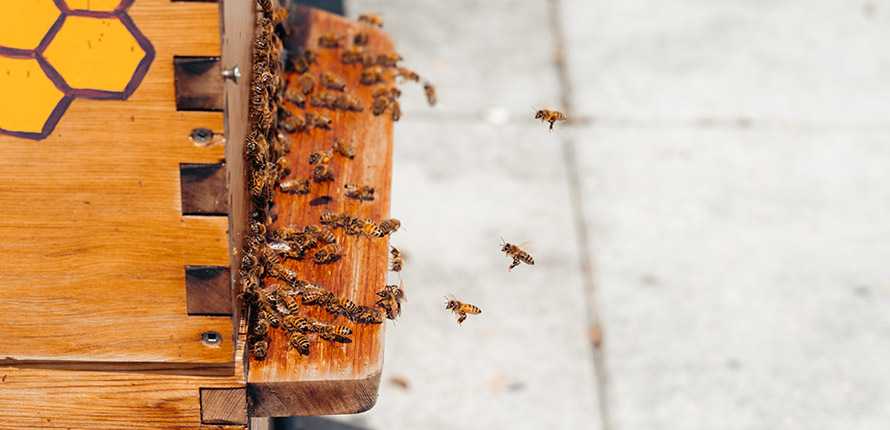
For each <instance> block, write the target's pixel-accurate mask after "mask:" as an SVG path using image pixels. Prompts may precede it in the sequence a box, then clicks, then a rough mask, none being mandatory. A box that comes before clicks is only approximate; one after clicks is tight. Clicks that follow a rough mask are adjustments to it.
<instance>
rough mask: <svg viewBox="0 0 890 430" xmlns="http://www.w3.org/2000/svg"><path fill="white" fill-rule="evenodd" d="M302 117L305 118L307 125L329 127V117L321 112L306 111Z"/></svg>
mask: <svg viewBox="0 0 890 430" xmlns="http://www.w3.org/2000/svg"><path fill="white" fill-rule="evenodd" d="M304 117H305V119H306V125H307V126H309V127H315V128H324V129H329V128H331V118H330V117H328V116H327V115H325V114H323V113H317V112H306V114H305V115H304Z"/></svg>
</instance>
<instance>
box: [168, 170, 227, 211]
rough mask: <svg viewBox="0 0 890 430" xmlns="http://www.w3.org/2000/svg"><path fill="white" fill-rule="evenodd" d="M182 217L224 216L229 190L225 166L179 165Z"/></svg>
mask: <svg viewBox="0 0 890 430" xmlns="http://www.w3.org/2000/svg"><path fill="white" fill-rule="evenodd" d="M179 177H180V187H181V190H182V191H181V192H182V213H183V215H226V214H228V213H229V190H228V188H227V186H226V165H225V164H223V163H213V164H207V163H201V164H191V163H189V164H186V163H183V164H180V165H179Z"/></svg>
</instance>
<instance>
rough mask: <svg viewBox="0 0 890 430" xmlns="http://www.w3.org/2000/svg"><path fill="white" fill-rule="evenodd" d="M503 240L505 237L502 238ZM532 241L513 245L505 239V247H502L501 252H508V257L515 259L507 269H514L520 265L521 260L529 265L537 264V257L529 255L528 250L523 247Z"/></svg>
mask: <svg viewBox="0 0 890 430" xmlns="http://www.w3.org/2000/svg"><path fill="white" fill-rule="evenodd" d="M501 240H503V238H502V239H501ZM530 244H531V243H530V242H523V243H520V244H519V246H517V245H512V244H509V243H507V242H506V241H504V243H503V247H502V248H501V252H504V253H506V254H507V257H510V258H512V259H513V263H511V264H510V267H508V268H507V271H512V270H513V268H514V267H516V266H518V265H519V262H520V261H521V262H523V263H525V264H528V265H529V266H534V265H535V259H534V258H532V256H531V255H529V253H528V252H526V251H524V250H523V249H522V248H523V247H526V246H528V245H530Z"/></svg>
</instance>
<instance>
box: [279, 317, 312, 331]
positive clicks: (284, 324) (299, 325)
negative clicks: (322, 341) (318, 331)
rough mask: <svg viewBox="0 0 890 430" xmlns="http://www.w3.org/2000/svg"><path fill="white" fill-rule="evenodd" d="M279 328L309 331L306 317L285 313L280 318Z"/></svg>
mask: <svg viewBox="0 0 890 430" xmlns="http://www.w3.org/2000/svg"><path fill="white" fill-rule="evenodd" d="M281 328H282V329H284V330H286V331H299V332H303V333H306V332H307V331H309V323H308V322H307V321H306V318H302V317H299V316H297V315H286V316H285V317H284V319H282V320H281Z"/></svg>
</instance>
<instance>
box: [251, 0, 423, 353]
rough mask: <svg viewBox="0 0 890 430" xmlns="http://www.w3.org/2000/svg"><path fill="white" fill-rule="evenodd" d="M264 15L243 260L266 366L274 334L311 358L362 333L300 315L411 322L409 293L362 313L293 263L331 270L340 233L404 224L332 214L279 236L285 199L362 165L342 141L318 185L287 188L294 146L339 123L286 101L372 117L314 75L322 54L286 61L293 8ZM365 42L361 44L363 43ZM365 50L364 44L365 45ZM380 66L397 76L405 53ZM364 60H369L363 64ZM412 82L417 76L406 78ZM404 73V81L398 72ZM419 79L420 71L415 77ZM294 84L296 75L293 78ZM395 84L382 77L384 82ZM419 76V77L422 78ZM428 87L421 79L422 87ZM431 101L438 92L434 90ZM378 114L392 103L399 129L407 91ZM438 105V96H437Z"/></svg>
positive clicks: (357, 192) (333, 82) (325, 76)
mask: <svg viewBox="0 0 890 430" xmlns="http://www.w3.org/2000/svg"><path fill="white" fill-rule="evenodd" d="M257 3H258V4H259V6H260V14H259V15H258V18H257V27H258V31H257V35H256V38H255V40H254V46H253V48H254V49H253V64H254V67H253V75H252V79H251V81H250V85H251V93H250V106H249V118H250V126H251V129H250V132H249V133H248V135H247V137H246V139H245V159H246V161H247V163H246V166H247V168H246V170H247V172H248V195H249V196H250V202H249V223H248V228H247V236H246V238H245V243H244V248H243V257H242V260H241V263H240V268H239V274H240V279H241V281H240V286H241V292H240V294H239V298H240V299H241V301H242V304H243V307H244V310H245V312H246V315H248V317H247V318H248V327H249V333H248V350H249V351H250V353H251V354H252V355H253V357H254V358H255V359H257V360H263V359H265V357H266V355H267V353H268V350H269V341H270V337H269V333H270V332H271V330H272V329H281V330H284V331H285V332H286V333H287V335H288V336H287V337H288V338H289V339H290V341H289V347H290V348H293V349H294V350H296V351H297V352H298V353H299V354H301V355H308V354H309V351H310V339H311V338H313V337H317V338H318V339H323V340H326V341H329V342H339V343H349V342H351V339H350V338H349V336H350V335H351V334H352V330H351V329H350V328H349V327H347V326H344V325H340V324H335V323H333V322H331V321H326V320H323V319H320V318H309V317H306V316H301V315H300V310H301V308H302V307H306V306H315V307H319V308H321V309H324V310H325V311H326V312H327V313H328V314H329V315H331V316H332V318H337V317H339V316H343V317H346V319H348V320H349V321H351V322H353V323H357V324H381V323H383V321H384V318H390V319H395V318H397V317H398V316H399V315H400V314H401V302H402V301H404V300H405V293H404V290H403V289H402V285H398V286H397V285H386V286H384V287H383V288H382V289H381V290H380V291H379V292H377V297H379V300H377V302H376V303H375V304H374V306H363V305H359V304H356V303H355V302H353V301H352V300H350V299H349V298H347V297H338V296H337V295H335V294H334V293H332V292H331V291H329V290H328V289H327V288H326V287H325V286H322V285H319V284H313V283H310V282H307V281H305V280H301V279H298V277H297V273H296V272H294V271H293V270H290V269H289V268H287V267H286V266H285V265H284V264H283V261H286V260H288V259H290V260H311V261H312V262H313V263H315V264H331V263H335V262H336V261H337V260H339V259H340V257H341V256H342V255H341V251H342V250H343V248H342V246H341V245H340V244H339V243H338V241H337V236H335V234H334V232H333V231H332V230H337V229H342V231H343V233H344V234H346V235H355V236H362V237H366V238H369V239H381V238H386V237H388V236H389V235H390V234H392V233H393V232H395V231H396V230H398V229H399V228H400V226H401V223H400V222H399V220H397V219H392V218H391V219H384V220H381V221H379V222H378V221H375V220H372V219H369V218H357V217H352V216H349V215H346V214H341V213H335V212H325V213H324V214H322V215H321V216H320V218H319V224H317V225H306V226H298V225H290V226H285V227H280V228H276V229H274V231H273V230H272V225H273V221H274V219H273V214H272V213H273V205H275V201H274V197H275V190H276V188H278V189H279V190H280V191H281V192H282V193H287V194H309V193H310V190H311V188H312V186H313V185H312V183H313V182H314V183H316V184H318V183H322V182H328V181H334V179H335V172H334V169H333V165H334V163H333V162H334V160H335V159H338V158H342V160H343V161H344V162H348V160H352V159H354V158H355V156H356V149H355V147H354V146H353V145H351V144H349V143H348V142H346V141H345V140H344V139H341V138H334V139H333V141H332V142H331V147H330V149H326V150H321V151H316V152H314V153H312V154H310V155H309V157H308V163H309V166H310V169H311V172H312V173H311V176H310V177H309V178H305V179H303V178H296V179H286V177H287V176H288V175H289V173H290V171H291V161H290V160H291V158H289V157H288V155H287V154H288V153H289V152H290V150H291V142H292V140H291V138H290V136H289V135H291V134H293V133H302V132H308V131H309V130H310V129H312V128H320V129H330V127H331V123H332V120H331V118H330V117H329V116H328V115H327V114H325V113H323V112H322V111H306V112H305V113H304V114H303V115H296V114H293V113H292V112H291V111H290V110H289V109H288V108H287V107H286V106H285V104H284V102H285V101H287V102H290V103H292V104H295V105H297V106H299V107H302V108H308V107H315V108H321V109H329V110H342V111H352V112H362V111H364V109H365V108H364V105H363V103H362V101H361V100H360V99H359V98H357V97H355V96H354V95H351V94H347V93H344V92H343V91H344V89H345V87H346V81H345V79H344V78H343V77H341V76H339V75H337V74H336V73H334V72H330V71H326V72H322V73H319V74H317V75H316V74H314V73H312V72H311V71H310V67H311V66H312V65H313V64H315V63H316V62H317V58H318V55H317V53H316V52H314V51H312V50H309V49H306V50H303V51H302V52H301V53H300V55H299V56H297V57H294V58H290V59H289V60H288V61H285V60H284V59H283V58H282V56H281V55H282V49H283V38H284V37H286V33H287V27H286V25H285V21H286V19H287V16H288V13H287V10H286V9H282V8H278V7H276V6H274V5H273V3H272V2H271V0H257ZM363 22H364V23H365V24H366V25H369V26H370V25H376V26H380V25H381V23H380V21H379V18H376V17H374V16H372V15H369V16H366V17H364V18H363ZM360 34H361V40H362V41H363V42H362V43H363V44H366V43H367V38H368V36H367V32H366V31H364V32H361V33H360ZM358 37H359V36H357V38H358ZM329 39H332V37H328V36H323V37H322V38H321V39H320V40H319V46H320V47H321V48H325V49H327V48H335V47H336V46H339V39H342V38H339V37H333V39H338V41H337V42H336V46H335V43H334V42H332V41H331V40H329ZM357 46H358V43H357ZM378 58H379V59H380V61H379V63H375V64H374V65H370V66H368V67H370V68H371V69H372V71H378V69H375V68H376V67H380V68H384V70H388V68H389V67H395V64H396V62H397V61H398V60H400V59H401V57H398V55H397V54H381V55H379V56H375V61H376V59H378ZM363 61H364V60H363ZM285 68H292V69H293V70H295V71H296V72H297V75H298V79H296V80H295V81H290V82H289V81H288V79H287V78H286V75H285V73H283V71H284V70H285ZM405 70H406V72H404V73H407V69H405ZM397 73H398V72H397ZM411 73H413V72H411ZM290 75H291V76H293V75H294V74H290ZM365 75H366V74H365V73H363V76H362V83H363V84H365V82H373V83H367V84H365V85H373V84H376V83H378V82H383V80H382V79H378V77H374V76H371V75H372V73H371V72H368V73H367V75H368V77H366V76H365ZM384 75H388V73H387V72H385V71H384V72H380V76H384ZM414 76H416V74H414ZM417 79H418V80H419V78H417ZM429 87H430V88H431V90H430V91H432V93H430V92H428V94H433V95H432V99H431V100H433V102H434V100H435V93H434V91H435V90H434V89H432V86H431V85H430V86H429ZM374 94H375V95H374V98H375V106H376V105H377V104H378V102H377V101H376V100H377V99H379V98H386V99H387V100H388V102H387V103H386V106H385V107H384V108H383V109H381V111H380V112H379V113H377V112H376V110H375V115H380V114H382V113H384V112H389V113H390V114H391V118H392V119H393V120H398V118H399V116H400V115H401V114H400V111H399V108H398V103H397V102H396V101H395V99H396V98H397V97H398V95H399V94H400V92H399V91H398V89H396V88H395V87H385V86H384V88H383V90H382V91H381V90H380V89H378V90H377V91H375V93H374ZM428 97H429V96H428ZM344 188H345V192H344V195H345V196H346V197H348V198H352V199H356V200H358V201H359V202H364V201H372V200H374V198H375V195H374V191H375V190H374V188H373V187H371V186H368V185H363V184H355V183H347V184H345V185H344ZM390 253H391V255H392V263H391V266H390V269H391V270H393V271H395V272H399V271H401V268H402V257H401V252H399V251H398V250H397V249H396V248H394V247H391V250H390Z"/></svg>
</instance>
